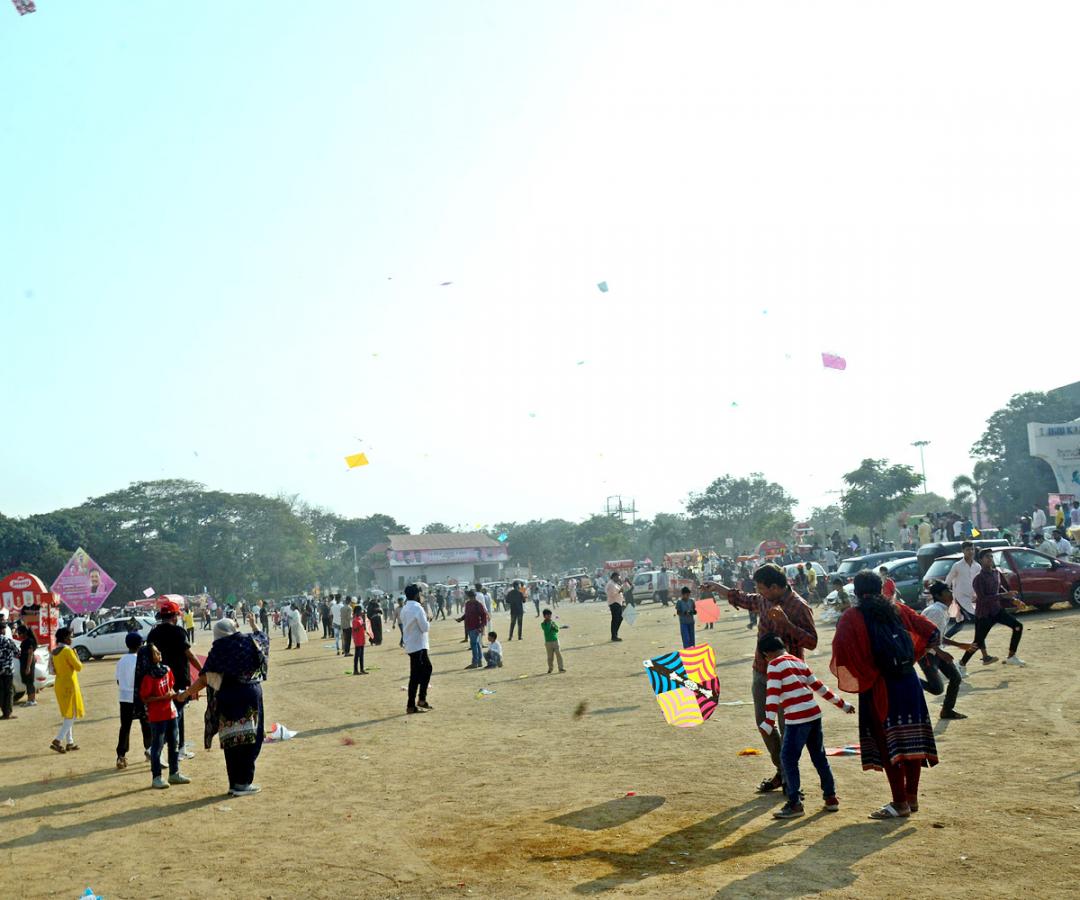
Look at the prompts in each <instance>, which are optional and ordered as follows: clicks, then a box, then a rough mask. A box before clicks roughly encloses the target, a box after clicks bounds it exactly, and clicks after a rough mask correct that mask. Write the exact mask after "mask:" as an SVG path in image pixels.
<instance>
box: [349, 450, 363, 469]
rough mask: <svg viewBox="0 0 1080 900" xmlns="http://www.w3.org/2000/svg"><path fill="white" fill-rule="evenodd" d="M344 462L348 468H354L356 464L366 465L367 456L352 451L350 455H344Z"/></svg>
mask: <svg viewBox="0 0 1080 900" xmlns="http://www.w3.org/2000/svg"><path fill="white" fill-rule="evenodd" d="M345 462H346V464H347V465H348V467H349V468H350V469H355V468H356V467H357V466H366V465H367V464H368V458H367V456H366V455H365V454H363V453H354V454H352V456H346V457H345Z"/></svg>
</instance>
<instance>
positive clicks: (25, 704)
mask: <svg viewBox="0 0 1080 900" xmlns="http://www.w3.org/2000/svg"><path fill="white" fill-rule="evenodd" d="M23 706H37V700H27V701H26V702H25V703H24V704H23Z"/></svg>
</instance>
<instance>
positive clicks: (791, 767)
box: [780, 719, 836, 803]
mask: <svg viewBox="0 0 1080 900" xmlns="http://www.w3.org/2000/svg"><path fill="white" fill-rule="evenodd" d="M784 724H785V727H784V739H783V742H782V743H781V745H780V764H781V765H782V766H783V767H784V782H785V785H786V787H787V796H788V800H790V801H791V802H792V803H800V802H801V801H800V800H799V757H800V756H802V752H803V747H805V748H806V749H807V750H808V751H809V753H810V760H811V761H812V762H813V764H814V768H815V769H817V771H818V776H819V777H820V778H821V793H822V795H823V796H824V797H825V798H826V799H827V798H829V797H833V796H835V795H836V782H835V781H833V774H832V769H830V768H829V757H827V756H826V755H825V732H824V731H823V730H822V728H821V719H815V720H814V721H813V722H806V723H804V724H802V725H796V724H793V723H792V722H785V723H784Z"/></svg>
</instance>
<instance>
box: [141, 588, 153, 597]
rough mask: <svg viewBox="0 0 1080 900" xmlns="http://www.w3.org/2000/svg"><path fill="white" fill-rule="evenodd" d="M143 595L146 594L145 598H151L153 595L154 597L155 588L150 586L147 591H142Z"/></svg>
mask: <svg viewBox="0 0 1080 900" xmlns="http://www.w3.org/2000/svg"><path fill="white" fill-rule="evenodd" d="M142 595H143V596H144V597H145V598H146V599H147V600H149V599H150V598H151V597H153V596H154V589H153V588H152V587H148V588H147V589H146V590H145V591H143V592H142Z"/></svg>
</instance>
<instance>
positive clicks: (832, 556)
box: [823, 547, 837, 572]
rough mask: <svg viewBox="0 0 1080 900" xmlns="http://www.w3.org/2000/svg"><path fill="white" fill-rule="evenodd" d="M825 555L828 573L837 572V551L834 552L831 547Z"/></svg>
mask: <svg viewBox="0 0 1080 900" xmlns="http://www.w3.org/2000/svg"><path fill="white" fill-rule="evenodd" d="M823 555H824V558H825V569H826V571H829V572H835V571H836V563H837V557H836V551H835V550H833V549H832V547H829V548H828V549H826V550H825V553H824V554H823Z"/></svg>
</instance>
